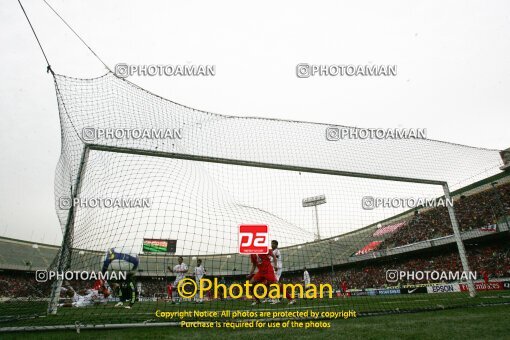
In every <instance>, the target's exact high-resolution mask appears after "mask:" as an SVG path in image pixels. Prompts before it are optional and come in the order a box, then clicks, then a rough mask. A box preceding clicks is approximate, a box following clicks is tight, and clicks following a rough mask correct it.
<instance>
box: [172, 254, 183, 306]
mask: <svg viewBox="0 0 510 340" xmlns="http://www.w3.org/2000/svg"><path fill="white" fill-rule="evenodd" d="M177 263H178V264H176V265H175V266H174V268H173V269H172V268H171V267H170V266H168V270H169V271H170V272H171V273H174V274H175V281H174V283H173V285H172V286H173V287H171V289H170V291H171V292H172V293H173V294H170V295H171V296H170V299H172V301H173V302H176V303H179V302H180V301H181V297H180V296H177V299H176V300H174V298H173V295H178V294H177V286H178V285H179V282H181V280H182V279H184V278H185V277H186V273H187V272H188V266H187V265H186V263H184V259H183V258H182V256H179V258H178V259H177ZM172 288H173V289H172Z"/></svg>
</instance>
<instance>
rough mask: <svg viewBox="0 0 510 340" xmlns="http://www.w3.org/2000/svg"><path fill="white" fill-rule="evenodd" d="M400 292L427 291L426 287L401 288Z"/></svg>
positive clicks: (419, 292)
mask: <svg viewBox="0 0 510 340" xmlns="http://www.w3.org/2000/svg"><path fill="white" fill-rule="evenodd" d="M400 292H401V294H423V293H427V287H414V288H402V289H401V290H400Z"/></svg>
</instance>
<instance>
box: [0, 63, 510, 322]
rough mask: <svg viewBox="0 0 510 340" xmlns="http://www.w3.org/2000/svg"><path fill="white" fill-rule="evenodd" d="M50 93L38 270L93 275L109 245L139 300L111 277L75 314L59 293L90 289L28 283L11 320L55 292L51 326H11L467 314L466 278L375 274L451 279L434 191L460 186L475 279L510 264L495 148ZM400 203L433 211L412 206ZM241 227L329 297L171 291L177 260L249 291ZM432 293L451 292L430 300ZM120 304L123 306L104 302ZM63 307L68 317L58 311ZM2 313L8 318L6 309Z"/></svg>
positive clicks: (103, 82) (287, 275) (162, 103)
mask: <svg viewBox="0 0 510 340" xmlns="http://www.w3.org/2000/svg"><path fill="white" fill-rule="evenodd" d="M55 85H56V90H57V99H58V107H59V112H60V122H61V127H62V130H61V133H62V151H61V156H60V159H59V162H58V165H57V169H56V176H55V204H56V211H57V215H58V218H59V221H60V225H61V227H62V230H63V232H64V233H65V240H64V244H63V246H62V247H61V248H60V250H59V251H58V253H57V254H56V256H55V261H54V262H53V265H52V266H51V268H50V269H52V270H56V269H59V270H84V271H99V270H100V269H101V268H102V266H103V265H104V260H105V255H104V254H105V251H106V250H108V249H112V248H114V249H115V251H116V252H119V253H123V254H130V255H132V256H133V257H137V258H138V259H139V265H138V267H137V268H136V275H135V277H134V278H130V279H129V280H131V281H130V282H132V283H133V285H134V286H135V287H136V289H133V290H134V291H136V303H134V304H133V303H132V302H131V301H130V300H129V299H127V300H126V296H125V293H124V296H122V294H121V291H122V289H121V288H118V289H116V288H115V287H116V286H115V282H113V281H112V282H111V285H113V286H115V287H113V289H112V291H113V294H112V295H111V296H110V297H109V300H108V302H106V301H99V300H91V301H89V302H87V303H86V304H85V305H84V306H77V305H76V303H75V304H74V305H73V304H72V301H73V300H72V299H71V298H70V297H69V296H65V294H64V293H62V291H59V287H60V285H63V286H64V287H67V286H74V290H75V291H76V292H77V293H76V294H78V295H80V296H82V295H83V294H87V293H86V292H83V293H78V291H79V289H80V288H90V286H91V285H92V284H93V282H91V281H72V282H62V280H60V282H59V280H55V281H53V289H52V288H51V286H50V283H47V284H46V285H45V286H42V287H41V286H40V285H39V286H37V287H39V290H40V291H42V292H44V293H41V294H40V296H39V297H37V298H35V297H33V298H32V300H31V302H30V307H26V304H27V303H26V302H24V301H17V302H18V303H19V305H22V306H25V307H23V308H25V309H24V310H26V311H27V312H26V313H25V314H23V313H21V315H24V316H27V315H30V316H33V315H43V314H45V313H46V308H47V306H48V298H47V297H48V296H50V295H51V292H53V298H55V296H54V295H55V294H57V296H56V299H57V300H59V301H58V303H60V306H59V308H58V311H57V315H58V317H56V318H52V319H51V320H48V319H37V318H36V319H33V318H24V317H20V314H19V312H18V317H17V318H15V319H16V320H17V324H15V325H20V326H22V325H37V324H45V325H47V324H67V323H68V324H73V323H74V322H75V321H80V322H84V323H90V324H99V323H100V324H109V323H118V322H125V323H128V322H138V323H140V322H161V321H181V320H180V319H179V318H178V317H173V318H169V319H168V318H167V319H161V318H159V317H158V316H157V314H156V311H158V310H168V311H185V310H191V309H193V310H243V311H246V310H249V311H256V312H260V311H265V310H267V311H276V312H278V311H289V310H303V311H306V310H308V309H313V310H320V311H340V310H344V311H347V310H354V311H356V312H357V313H365V314H368V313H378V312H395V311H408V310H417V309H424V308H425V309H433V308H446V307H453V306H460V305H469V304H477V303H479V301H476V300H473V299H469V297H468V294H467V293H466V290H467V288H466V286H465V283H463V281H462V279H460V280H453V281H452V280H450V279H449V280H444V279H443V278H439V279H432V280H423V279H416V278H413V279H409V278H399V280H397V281H394V280H393V279H392V278H391V277H390V278H388V276H387V275H388V274H387V272H388V271H389V270H390V271H391V270H397V269H398V270H410V269H414V270H421V271H424V270H438V271H439V270H442V271H462V266H461V261H460V258H459V253H458V250H457V246H456V243H455V239H454V236H453V229H452V223H451V220H450V217H449V216H448V209H447V207H446V206H444V205H441V204H439V203H438V202H440V200H441V199H443V195H444V192H443V188H442V187H441V185H440V184H441V183H443V182H446V183H448V184H449V186H450V189H452V190H456V191H454V192H453V198H454V207H455V213H456V216H457V219H458V220H459V224H460V231H461V233H462V237H463V239H464V242H465V243H466V247H467V255H468V260H469V262H470V263H471V267H472V268H471V269H472V270H473V271H475V270H476V271H478V274H477V275H478V276H477V279H478V280H479V279H481V278H482V277H483V273H484V272H490V273H492V274H494V275H498V277H505V276H506V275H507V273H506V270H508V269H510V267H508V265H509V263H508V257H505V256H506V254H507V253H508V246H507V245H506V244H505V243H504V242H502V241H501V240H503V236H500V235H502V234H504V233H505V232H508V222H507V216H508V211H509V206H510V205H509V203H510V186H509V184H508V182H509V179H508V177H507V176H505V174H503V175H502V174H500V171H499V167H500V166H501V160H500V156H499V153H498V151H497V150H488V149H482V148H474V147H469V146H464V145H456V144H451V143H446V142H440V141H433V140H428V139H420V138H410V139H398V138H388V139H377V138H366V139H363V138H362V139H360V138H337V137H338V135H335V134H336V133H339V132H341V131H343V130H345V129H349V130H350V131H356V129H354V128H351V127H344V126H338V125H325V124H316V123H307V122H296V121H282V120H273V119H263V118H242V117H235V116H225V115H219V114H213V113H208V112H204V111H199V110H194V109H192V108H189V107H186V106H183V105H180V104H177V103H174V102H171V101H169V100H166V99H163V98H161V97H158V96H156V95H154V94H152V93H149V92H147V91H145V90H143V89H141V88H139V87H138V86H136V85H134V84H132V83H130V82H129V81H127V80H125V79H121V78H118V77H116V76H115V75H114V74H112V73H108V74H106V75H104V76H102V77H100V78H95V79H75V78H70V77H66V76H61V75H56V76H55ZM162 130H164V131H163V132H162ZM358 130H359V129H358ZM332 134H333V135H332ZM340 174H341V175H342V176H340ZM349 174H351V175H352V176H350V175H349ZM360 174H361V175H360ZM384 176H389V177H391V178H392V179H399V178H405V179H406V180H405V181H397V180H384V179H385V178H384ZM387 179H388V178H387ZM413 179H415V180H416V181H414V180H413ZM493 181H497V183H496V184H491V183H493ZM433 182H437V183H433ZM468 185H471V186H468ZM319 195H324V197H325V203H323V204H321V205H317V206H316V207H315V206H309V207H304V206H303V199H306V198H309V197H316V196H319ZM73 198H75V199H76V202H73V203H71V204H69V202H70V201H69V200H70V199H71V200H72V199H73ZM379 198H384V199H393V198H396V199H397V200H382V201H378V199H379ZM410 199H424V200H425V201H426V202H429V203H430V202H433V203H434V204H435V206H433V207H423V206H420V204H416V205H415V206H410V205H409V203H410ZM403 200H406V204H407V205H406V204H404V203H402V202H403ZM438 200H439V201H438ZM112 202H116V203H117V204H120V206H119V205H117V206H115V204H114V205H112V204H111V203H112ZM126 202H127V203H126ZM133 202H135V204H132V203H133ZM377 202H379V203H381V202H383V203H384V204H383V205H382V206H377ZM411 202H414V201H413V200H411ZM124 203H126V204H127V205H128V206H122V205H123V204H124ZM94 204H95V205H94ZM242 224H264V225H268V227H269V238H270V239H271V240H278V247H279V249H280V252H281V258H280V259H281V260H282V261H281V262H282V263H281V267H282V271H281V273H279V274H281V277H280V283H297V284H300V285H305V284H306V283H307V282H308V281H307V279H306V275H305V274H304V271H305V270H306V271H307V272H308V273H309V275H310V277H311V279H310V282H311V283H313V284H326V283H327V284H331V286H332V295H333V298H323V299H321V298H310V299H307V298H300V299H297V303H295V304H293V305H290V304H289V302H290V301H291V300H289V301H285V299H282V300H281V301H268V303H266V304H262V305H259V306H255V307H251V303H252V302H254V301H255V300H252V299H248V298H246V296H245V295H243V296H242V298H240V299H232V298H216V297H214V296H212V295H210V294H209V295H207V294H206V295H205V296H204V298H203V299H198V300H197V299H196V298H191V299H185V298H181V297H179V296H178V295H175V289H176V288H177V287H176V285H177V284H176V273H175V272H172V270H174V269H175V266H176V265H178V257H179V256H182V261H183V263H185V264H186V265H187V267H188V268H189V269H188V272H187V273H185V275H183V276H186V277H189V278H192V279H196V276H193V274H194V273H197V272H196V270H197V269H196V268H197V266H198V265H197V261H198V260H199V259H200V260H202V264H203V267H202V268H205V269H206V271H207V272H206V275H205V276H204V277H205V278H209V279H217V280H218V281H219V282H221V283H225V284H226V286H227V287H231V286H232V285H233V284H235V283H243V282H245V281H246V275H247V274H249V273H250V269H251V265H252V264H251V262H250V257H249V256H246V255H241V254H238V247H239V243H238V241H239V225H242ZM144 239H152V240H176V249H175V251H174V252H171V253H168V252H162V253H154V254H151V253H149V252H148V250H147V249H146V251H145V252H143V244H144ZM473 240H474V241H473ZM491 252H492V253H494V254H497V257H496V258H491V261H489V262H487V263H486V262H484V261H482V262H480V260H479V257H480V254H486V253H487V254H488V253H491ZM503 255H504V256H503ZM200 270H201V269H199V271H198V272H200ZM177 276H178V275H177ZM177 281H178V280H177ZM498 282H503V281H501V280H500V281H498ZM123 284H125V282H119V285H120V286H121V287H122V285H123ZM430 284H438V285H437V286H434V287H442V288H441V289H442V290H447V291H448V292H450V293H449V294H434V293H435V292H433V289H432V288H430V287H429V285H430ZM169 285H170V286H172V285H173V286H174V287H173V292H172V293H170V292H169V290H168V289H169ZM434 289H435V288H434ZM437 289H439V288H437ZM128 291H129V290H128ZM413 293H417V294H419V293H420V294H426V295H425V297H423V296H422V297H418V298H416V296H415V295H412V294H413ZM490 293H491V292H487V293H486V294H490ZM78 295H75V297H76V296H78ZM220 295H221V291H220ZM454 295H455V296H454ZM41 296H46V297H41ZM119 301H124V305H123V306H127V305H132V307H133V308H132V309H124V308H117V309H115V308H113V305H115V304H117V303H118V302H119ZM491 301H492V302H495V303H496V302H500V300H499V298H494V299H492V300H491ZM271 302H274V304H272V303H271ZM276 302H278V303H276ZM68 303H70V304H71V305H73V306H74V307H70V308H64V306H67V305H66V304H68ZM177 303H179V304H177ZM192 303H196V304H193V305H191V304H192ZM50 305H51V303H50ZM35 306H39V308H36V307H35ZM251 308H254V309H251ZM18 310H19V308H18ZM4 314H5V315H6V320H7V319H9V320H11V321H12V319H13V318H12V314H13V313H12V310H11V309H4ZM282 315H283V314H282ZM326 317H327V316H326ZM190 319H193V320H202V318H200V317H199V316H196V315H193V316H191V317H190ZM215 319H229V317H216V318H215ZM241 319H242V318H241ZM236 320H240V319H236Z"/></svg>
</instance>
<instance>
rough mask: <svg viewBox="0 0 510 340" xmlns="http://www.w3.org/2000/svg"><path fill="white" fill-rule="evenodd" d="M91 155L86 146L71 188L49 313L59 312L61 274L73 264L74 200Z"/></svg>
mask: <svg viewBox="0 0 510 340" xmlns="http://www.w3.org/2000/svg"><path fill="white" fill-rule="evenodd" d="M88 155H89V148H88V147H87V146H85V147H84V148H83V151H82V155H81V162H80V168H79V170H78V176H77V177H76V182H75V186H74V192H73V190H72V189H71V197H72V202H73V203H72V204H71V208H70V209H69V214H68V215H67V222H66V226H65V230H64V237H63V240H62V246H61V248H60V252H59V255H58V262H57V268H56V270H57V278H56V279H55V281H53V283H52V285H51V295H50V301H49V303H48V314H57V309H58V302H59V299H60V290H61V288H62V278H61V275H62V274H63V272H64V271H65V270H68V269H69V267H70V265H71V255H72V247H73V237H74V217H75V214H76V210H75V208H74V200H75V198H76V197H78V195H79V193H80V188H81V183H82V177H83V174H84V171H85V164H86V162H87V159H88Z"/></svg>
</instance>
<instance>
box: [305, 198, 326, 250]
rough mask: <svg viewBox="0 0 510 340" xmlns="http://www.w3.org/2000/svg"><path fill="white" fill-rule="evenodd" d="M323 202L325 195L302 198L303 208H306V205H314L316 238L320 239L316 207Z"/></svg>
mask: <svg viewBox="0 0 510 340" xmlns="http://www.w3.org/2000/svg"><path fill="white" fill-rule="evenodd" d="M324 203H326V196H325V195H319V196H313V197H307V198H303V208H306V207H314V208H315V224H316V226H317V240H320V239H321V233H320V230H319V211H318V209H317V206H318V205H321V204H324Z"/></svg>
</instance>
